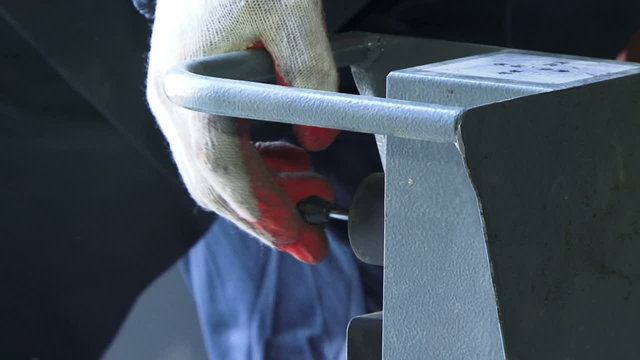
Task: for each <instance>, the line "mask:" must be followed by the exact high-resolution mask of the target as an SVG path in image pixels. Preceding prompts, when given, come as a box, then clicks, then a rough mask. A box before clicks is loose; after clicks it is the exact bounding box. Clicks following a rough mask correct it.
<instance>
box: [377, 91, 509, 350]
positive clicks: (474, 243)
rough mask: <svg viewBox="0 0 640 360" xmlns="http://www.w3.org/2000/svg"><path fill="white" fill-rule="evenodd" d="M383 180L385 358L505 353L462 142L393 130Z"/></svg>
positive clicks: (481, 226) (484, 245)
mask: <svg viewBox="0 0 640 360" xmlns="http://www.w3.org/2000/svg"><path fill="white" fill-rule="evenodd" d="M390 95H391V93H390ZM385 185H386V194H387V195H386V199H385V214H386V221H385V254H384V257H385V271H384V305H383V309H384V329H383V352H384V358H385V359H404V360H411V359H416V360H417V359H430V360H431V359H433V360H440V359H442V360H445V359H502V358H504V355H503V347H502V339H501V333H500V324H499V321H498V312H497V304H496V299H495V295H494V291H493V284H492V282H491V269H490V266H489V258H488V255H487V249H486V243H485V237H484V231H483V223H482V218H481V216H480V208H479V204H478V200H477V198H476V195H475V192H474V189H473V186H472V184H471V180H470V179H469V177H468V174H467V170H466V167H465V164H464V161H463V159H462V156H461V154H460V152H459V151H458V149H457V148H456V146H455V145H454V144H439V143H434V142H426V141H418V140H411V139H400V138H396V137H389V138H388V139H387V173H386V182H385Z"/></svg>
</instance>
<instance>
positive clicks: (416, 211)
mask: <svg viewBox="0 0 640 360" xmlns="http://www.w3.org/2000/svg"><path fill="white" fill-rule="evenodd" d="M333 44H334V50H335V55H336V61H337V63H338V64H339V65H341V66H346V65H349V66H351V69H352V73H353V76H354V79H355V81H356V83H357V85H358V87H359V89H360V90H361V93H362V95H361V96H358V95H348V94H337V93H329V92H323V91H314V90H304V89H294V88H288V87H281V86H275V85H270V84H263V83H256V82H254V81H262V80H264V79H266V78H269V77H270V76H272V71H273V70H272V64H271V60H270V58H269V56H268V55H267V54H266V53H264V52H263V51H260V50H251V51H242V52H237V53H231V54H225V55H219V56H214V57H210V58H204V59H199V60H196V61H193V62H190V63H187V64H184V65H183V66H181V67H179V68H176V69H174V70H173V71H172V72H171V73H169V74H168V75H167V78H166V92H167V94H168V95H169V97H170V98H171V99H172V101H174V102H175V103H177V104H179V105H181V106H184V107H187V108H189V109H193V110H198V111H203V112H209V113H214V114H222V115H229V116H235V117H244V118H250V119H259V120H267V121H278V122H285V123H299V124H305V125H313V126H322V127H330V128H337V129H343V130H351V131H358V132H364V133H371V134H377V135H378V139H379V143H380V145H381V150H382V151H381V156H382V160H383V162H384V164H385V201H384V207H385V210H384V211H385V217H384V276H385V277H384V312H383V314H374V315H369V316H366V317H364V318H360V319H356V320H354V321H353V322H352V326H351V329H350V338H351V339H350V340H349V341H350V343H349V346H350V348H349V357H350V359H351V360H356V359H360V358H367V359H372V358H375V357H379V356H380V354H382V356H383V357H384V358H385V359H387V360H394V359H399V360H409V359H446V360H457V359H505V358H509V359H581V360H584V359H638V358H640V341H638V336H639V334H640V286H639V285H638V281H639V280H640V259H639V255H640V66H638V65H634V64H630V63H622V62H615V61H605V60H596V59H588V58H579V57H572V56H564V55H550V54H544V53H535V52H529V51H520V50H509V49H502V48H496V47H489V46H479V45H470V44H462V43H454V42H446V41H437V40H425V39H412V38H404V37H394V36H385V35H375V34H366V33H351V34H344V35H342V36H340V37H338V38H336V39H335V41H334V42H333ZM425 64H426V65H425ZM398 69H402V70H398ZM214 77H215V78H214ZM247 99H253V100H252V101H249V102H248V101H247ZM370 246H372V247H375V246H376V244H371V245H370ZM365 247H366V245H365ZM359 252H360V253H362V252H364V253H367V249H364V250H363V249H360V250H359ZM371 253H372V254H375V253H376V252H375V251H373V252H371ZM379 253H380V254H381V252H379ZM365 258H366V256H365ZM367 260H368V261H370V262H373V263H382V260H383V259H382V258H381V256H380V255H372V256H370V257H369V258H368V259H367ZM382 319H384V323H383V324H384V326H381V325H382V324H381V323H380V322H381V321H382ZM380 328H382V336H381V339H382V342H383V346H382V353H380V349H379V348H376V345H375V335H376V334H375V330H376V329H378V331H379V329H380ZM365 330H373V333H372V335H371V336H372V337H370V338H367V337H366V336H365V337H364V339H365V340H366V339H370V341H362V339H363V338H362V337H363V334H365V335H366V331H365ZM363 331H365V332H363ZM377 336H378V338H380V336H379V334H378V335H377ZM357 338H359V339H360V340H358V339H357ZM362 344H365V345H367V346H369V347H370V349H361V348H359V346H360V347H362ZM365 347H366V346H365ZM363 351H364V352H363ZM367 351H369V352H368V353H367ZM366 354H368V355H366Z"/></svg>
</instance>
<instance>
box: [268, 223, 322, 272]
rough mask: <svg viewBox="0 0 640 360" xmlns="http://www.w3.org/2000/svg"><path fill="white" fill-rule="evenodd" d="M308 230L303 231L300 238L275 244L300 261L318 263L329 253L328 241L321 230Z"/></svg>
mask: <svg viewBox="0 0 640 360" xmlns="http://www.w3.org/2000/svg"><path fill="white" fill-rule="evenodd" d="M310 230H311V231H305V232H304V234H303V235H302V236H300V240H298V241H296V242H293V243H289V244H277V245H276V247H277V248H278V250H281V251H284V252H286V253H288V254H290V255H291V256H293V257H295V258H296V259H298V260H300V261H302V262H305V263H308V264H319V263H320V262H322V260H324V258H326V257H327V254H328V253H329V242H328V241H327V239H326V237H325V236H324V234H323V233H322V231H321V230H319V229H310Z"/></svg>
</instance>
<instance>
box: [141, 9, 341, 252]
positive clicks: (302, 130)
mask: <svg viewBox="0 0 640 360" xmlns="http://www.w3.org/2000/svg"><path fill="white" fill-rule="evenodd" d="M252 46H264V47H265V48H266V49H267V51H269V53H270V54H271V55H272V57H273V59H274V63H275V64H276V72H277V78H278V82H279V83H280V84H281V85H291V86H296V87H304V88H312V89H321V90H331V91H335V90H336V89H337V73H336V70H335V64H334V61H333V57H332V53H331V50H330V47H329V42H328V40H327V36H326V33H325V29H324V24H323V14H322V9H321V0H179V1H178V0H158V3H157V8H156V14H155V23H154V26H153V35H152V40H151V52H150V54H149V72H148V79H147V97H148V101H149V104H150V106H151V110H152V111H153V113H154V115H155V117H156V119H157V121H158V124H159V126H160V128H161V130H162V132H163V133H164V134H165V136H166V138H167V140H168V142H169V145H170V147H171V151H172V153H173V156H174V158H175V161H176V163H177V165H178V169H179V171H180V173H181V175H182V178H183V180H184V182H185V184H186V186H187V188H188V190H189V192H190V193H191V196H192V197H193V198H194V199H195V200H196V201H197V202H198V204H200V205H201V206H202V207H204V208H206V209H209V210H213V211H215V212H217V213H219V214H221V215H223V216H225V217H227V218H228V219H230V220H232V221H233V222H235V223H236V224H237V225H239V226H240V227H241V228H243V229H245V230H246V231H248V232H249V233H251V234H253V235H255V236H256V237H258V238H259V239H261V240H262V241H263V242H265V243H266V244H268V245H270V246H273V247H276V248H278V249H280V250H284V251H286V252H288V253H290V254H292V255H293V256H295V257H296V258H298V259H299V260H302V261H305V262H309V263H317V262H319V261H321V260H322V258H323V257H324V256H325V255H326V253H327V241H326V238H325V235H324V232H323V231H322V229H320V228H318V227H316V226H312V225H309V224H307V223H305V222H304V220H303V219H302V218H301V217H300V216H299V214H298V213H297V210H296V206H295V204H296V203H297V202H298V201H299V200H300V199H302V198H305V197H307V196H310V195H319V196H322V197H324V198H326V199H328V200H332V190H331V186H330V185H329V184H328V183H327V182H326V180H325V179H323V178H321V177H320V176H318V175H314V174H312V173H310V171H311V161H310V158H309V156H308V154H307V153H306V151H304V150H303V149H300V148H297V147H294V146H292V145H289V144H285V143H264V144H252V143H251V142H250V141H249V124H248V121H247V120H241V119H235V118H228V117H222V116H214V115H209V114H203V113H198V112H194V111H190V110H185V109H182V108H179V107H177V106H175V105H174V104H172V103H171V102H170V101H169V100H168V99H167V97H166V95H165V93H164V90H163V76H164V74H165V73H166V72H167V70H169V69H170V68H171V67H173V66H174V65H176V64H178V63H181V62H183V61H185V60H188V59H192V58H197V57H201V56H206V55H212V54H217V53H224V52H229V51H235V50H242V49H246V48H249V47H252ZM294 130H295V133H296V135H297V137H298V139H299V141H300V143H301V144H302V145H303V146H304V147H305V148H306V149H308V150H321V149H324V148H325V147H327V146H328V145H329V144H330V143H331V142H332V141H333V139H334V138H335V136H336V135H337V131H335V130H329V129H321V128H309V127H303V126H297V127H295V129H294Z"/></svg>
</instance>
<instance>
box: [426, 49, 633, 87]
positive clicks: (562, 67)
mask: <svg viewBox="0 0 640 360" xmlns="http://www.w3.org/2000/svg"><path fill="white" fill-rule="evenodd" d="M634 68H636V66H633V65H622V64H613V63H608V62H595V61H584V60H574V59H567V58H554V57H549V56H537V55H529V54H519V53H500V54H494V55H490V56H485V57H478V58H473V59H469V60H461V61H457V62H453V63H448V64H444V65H436V66H430V65H426V66H424V67H421V68H419V69H422V70H427V71H430V72H440V73H447V74H454V75H470V76H479V77H485V78H494V79H509V80H516V81H526V82H536V83H546V84H549V83H551V84H563V83H567V82H572V81H576V80H584V79H589V78H592V77H594V76H599V75H604V74H611V73H616V72H620V71H626V70H630V69H634Z"/></svg>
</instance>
